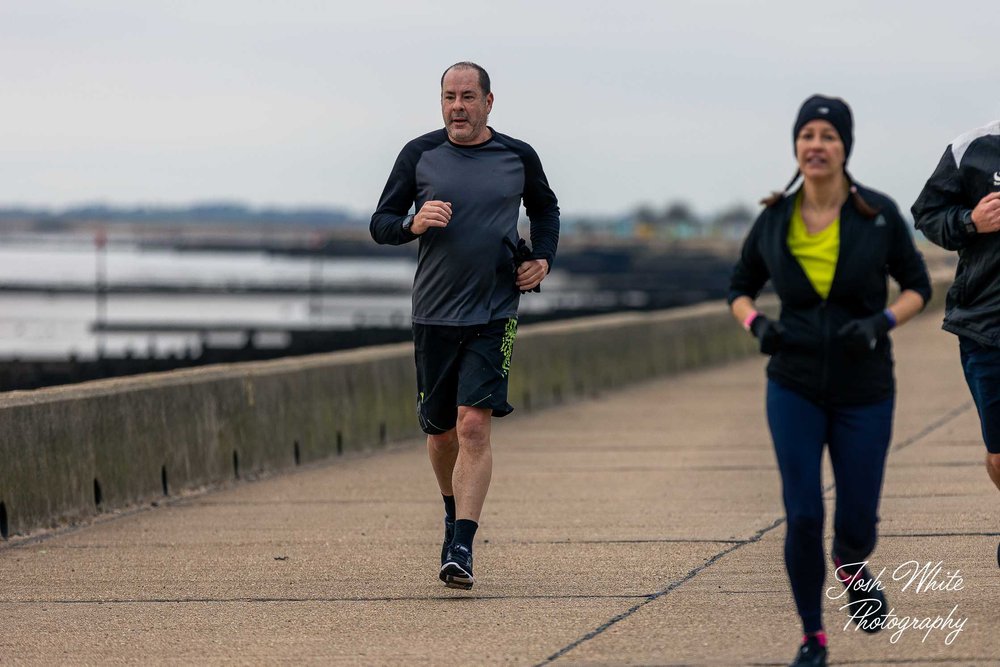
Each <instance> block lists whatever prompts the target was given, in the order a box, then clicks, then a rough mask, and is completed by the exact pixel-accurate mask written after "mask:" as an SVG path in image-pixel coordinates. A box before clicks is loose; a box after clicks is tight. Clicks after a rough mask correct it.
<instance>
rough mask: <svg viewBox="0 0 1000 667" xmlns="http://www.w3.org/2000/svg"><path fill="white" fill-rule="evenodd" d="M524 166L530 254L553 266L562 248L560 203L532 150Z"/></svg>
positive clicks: (527, 155) (524, 157)
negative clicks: (558, 251) (560, 245)
mask: <svg viewBox="0 0 1000 667" xmlns="http://www.w3.org/2000/svg"><path fill="white" fill-rule="evenodd" d="M521 160H522V161H523V162H524V210H525V211H526V212H527V214H528V220H530V221H531V254H532V255H534V256H535V257H536V258H538V259H544V260H546V261H548V263H549V270H550V271H551V270H552V263H553V261H555V258H556V248H557V247H558V246H559V202H558V200H557V199H556V195H555V193H554V192H552V188H550V187H549V181H548V179H546V178H545V172H544V171H542V162H541V160H539V159H538V155H537V154H536V153H535V151H534V150H532V149H531V148H530V147H529V149H528V153H527V154H526V155H523V156H522V157H521Z"/></svg>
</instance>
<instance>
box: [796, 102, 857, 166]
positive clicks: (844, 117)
mask: <svg viewBox="0 0 1000 667" xmlns="http://www.w3.org/2000/svg"><path fill="white" fill-rule="evenodd" d="M817 119H818V120H825V121H827V122H829V123H830V124H831V125H833V127H834V129H835V130H837V134H839V135H840V140H841V141H842V142H843V144H844V164H845V166H846V164H847V158H849V157H850V156H851V145H852V144H853V143H854V118H853V117H852V116H851V107H849V106H847V102H845V101H844V100H842V99H840V98H839V97H824V96H822V95H813V96H812V97H810V98H809V99H808V100H806V101H805V102H803V103H802V107H801V108H800V109H799V116H798V118H796V119H795V127H794V128H793V129H792V150H793V151H794V150H795V140H796V139H798V136H799V130H801V129H802V126H803V125H805V124H806V123H808V122H809V121H811V120H817Z"/></svg>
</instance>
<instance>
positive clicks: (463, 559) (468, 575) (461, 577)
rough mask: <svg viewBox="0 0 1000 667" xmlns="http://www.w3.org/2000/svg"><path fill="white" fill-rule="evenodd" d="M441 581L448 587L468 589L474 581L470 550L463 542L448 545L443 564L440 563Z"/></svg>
mask: <svg viewBox="0 0 1000 667" xmlns="http://www.w3.org/2000/svg"><path fill="white" fill-rule="evenodd" d="M439 576H440V577H441V581H443V582H444V585H445V586H447V587H448V588H461V589H462V590H466V591H467V590H469V589H470V588H472V584H474V583H475V582H476V580H475V579H473V577H472V552H471V551H469V548H468V547H466V546H465V545H464V544H452V545H451V546H450V547H448V553H447V554H446V555H445V559H444V564H443V565H441V574H440V575H439Z"/></svg>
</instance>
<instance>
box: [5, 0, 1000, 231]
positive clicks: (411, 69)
mask: <svg viewBox="0 0 1000 667" xmlns="http://www.w3.org/2000/svg"><path fill="white" fill-rule="evenodd" d="M998 29H1000V17H998V11H997V7H996V5H995V4H994V3H992V2H988V1H987V0H981V1H978V2H971V1H968V0H952V1H950V2H941V1H940V0H934V1H931V0H913V1H910V2H904V1H902V0H900V1H898V2H890V1H879V0H871V1H869V2H862V1H860V0H841V1H840V2H836V3H834V2H826V3H809V2H802V1H801V0H800V1H792V0H769V1H767V2H752V1H750V0H747V1H745V2H740V1H738V0H714V1H713V0H698V1H695V0H690V1H688V0H681V1H666V0H662V1H659V2H655V1H648V2H645V1H635V2H630V1H628V0H618V1H617V2H609V1H608V0H602V1H600V2H593V1H589V0H585V1H581V0H553V1H551V2H546V1H545V0H529V1H514V2H497V1H494V2H476V1H471V2H464V3H456V2H436V1H431V0H423V1H421V0H408V1H403V0H400V1H390V0H365V1H362V2H350V3H347V2H331V1H324V2H320V1H303V0H285V1H284V2H278V1H271V2H266V1H263V0H194V1H191V0H175V1H169V2H168V1H166V0H140V1H137V0H89V1H88V2H80V1H69V0H65V1H59V0H31V1H30V2H15V1H14V0H0V86H2V88H0V90H2V93H0V120H2V123H0V154H2V158H0V204H35V205H46V206H54V207H61V206H66V205H70V204H79V203H94V202H106V203H112V204H136V203H160V204H183V203H190V202H194V201H203V200H220V199H223V200H241V201H245V202H247V203H250V204H256V205H275V204H277V205H289V206H296V205H316V204H320V205H333V206H345V207H347V208H350V209H351V210H353V211H356V212H358V213H365V214H368V213H370V212H371V210H372V209H373V208H374V205H375V203H376V201H377V199H378V196H379V194H380V193H381V191H382V187H383V186H384V184H385V179H386V177H387V176H388V173H389V169H390V167H391V166H392V163H393V160H394V159H395V157H396V155H397V153H398V152H399V150H400V149H401V148H402V146H403V144H404V143H405V142H406V141H408V140H409V139H411V138H413V137H415V136H418V135H420V134H423V133H424V132H427V131H430V130H433V129H435V128H438V127H441V125H442V123H441V117H440V108H439V105H438V92H439V89H438V80H439V77H440V75H441V72H442V70H443V69H444V68H445V67H446V66H447V65H449V64H451V63H453V62H455V61H458V60H474V61H476V62H479V63H480V64H482V65H483V66H484V67H486V69H487V70H489V72H490V75H491V77H492V79H493V88H494V94H495V95H496V102H495V105H494V108H493V113H492V114H491V117H490V125H491V126H493V127H494V128H495V129H497V130H498V131H500V132H504V133H506V134H510V135H512V136H515V137H517V138H520V139H523V140H525V141H527V142H529V143H530V144H532V145H533V146H534V147H535V149H536V150H537V151H538V153H539V155H540V157H541V159H542V164H543V166H544V168H545V170H546V173H547V174H548V177H549V182H550V184H551V185H552V187H553V189H554V190H555V192H556V194H557V195H558V197H559V200H560V204H561V206H562V209H563V211H564V212H567V213H584V214H586V213H592V214H613V213H617V212H623V211H625V210H627V209H629V208H631V207H632V206H634V205H636V204H639V203H648V204H652V205H654V206H657V207H659V206H662V205H664V204H665V203H666V202H668V201H671V200H674V199H685V200H687V201H689V202H690V203H692V204H693V205H694V207H695V208H696V210H698V211H700V212H710V211H715V210H718V209H720V208H723V207H725V206H728V205H730V204H732V203H748V204H749V203H754V202H755V201H756V200H757V199H758V198H759V197H760V196H762V195H764V194H766V193H767V192H768V191H769V190H772V189H776V188H779V187H781V186H782V185H784V183H785V182H786V181H787V179H788V178H789V177H790V176H791V174H792V173H793V172H794V168H795V165H794V161H793V157H792V142H791V125H792V122H793V120H794V117H795V113H796V110H797V109H798V105H799V104H800V103H801V102H802V100H803V99H805V98H806V97H807V96H808V95H810V94H812V93H815V92H822V93H825V94H832V95H839V96H842V97H844V98H845V99H846V100H847V101H848V102H849V103H850V104H851V106H852V107H853V109H854V114H855V121H856V127H855V137H856V138H855V148H854V154H853V156H852V159H851V168H852V173H854V175H855V177H856V178H857V179H858V180H859V181H861V182H864V183H866V184H868V185H870V186H872V187H875V188H877V189H880V190H883V191H886V192H887V193H889V194H890V195H891V196H892V197H894V198H895V199H896V200H897V202H899V203H900V205H901V207H902V208H903V209H904V210H905V209H908V207H909V205H910V204H911V203H912V201H913V199H914V197H915V196H916V194H917V193H918V192H919V190H920V188H921V187H922V185H923V183H924V181H925V180H926V178H927V177H928V176H929V175H930V173H931V171H932V170H933V168H934V166H935V164H936V162H937V160H938V158H939V157H940V155H941V153H942V152H943V150H944V148H945V146H946V145H947V144H948V142H949V141H950V140H951V139H953V138H954V137H955V136H956V135H958V134H960V133H961V132H964V131H966V130H968V129H971V128H973V127H978V126H980V125H984V124H986V123H987V122H989V121H991V120H994V119H996V118H1000V49H998V48H997V44H998V43H1000V41H998V40H1000V37H998V35H1000V33H998Z"/></svg>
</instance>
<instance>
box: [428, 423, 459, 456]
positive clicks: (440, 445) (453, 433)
mask: <svg viewBox="0 0 1000 667" xmlns="http://www.w3.org/2000/svg"><path fill="white" fill-rule="evenodd" d="M427 445H428V446H429V447H430V448H431V449H433V450H434V451H436V452H450V451H451V450H453V449H455V448H456V447H458V431H457V429H451V430H450V431H445V432H444V433H441V434H438V435H428V436H427Z"/></svg>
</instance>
